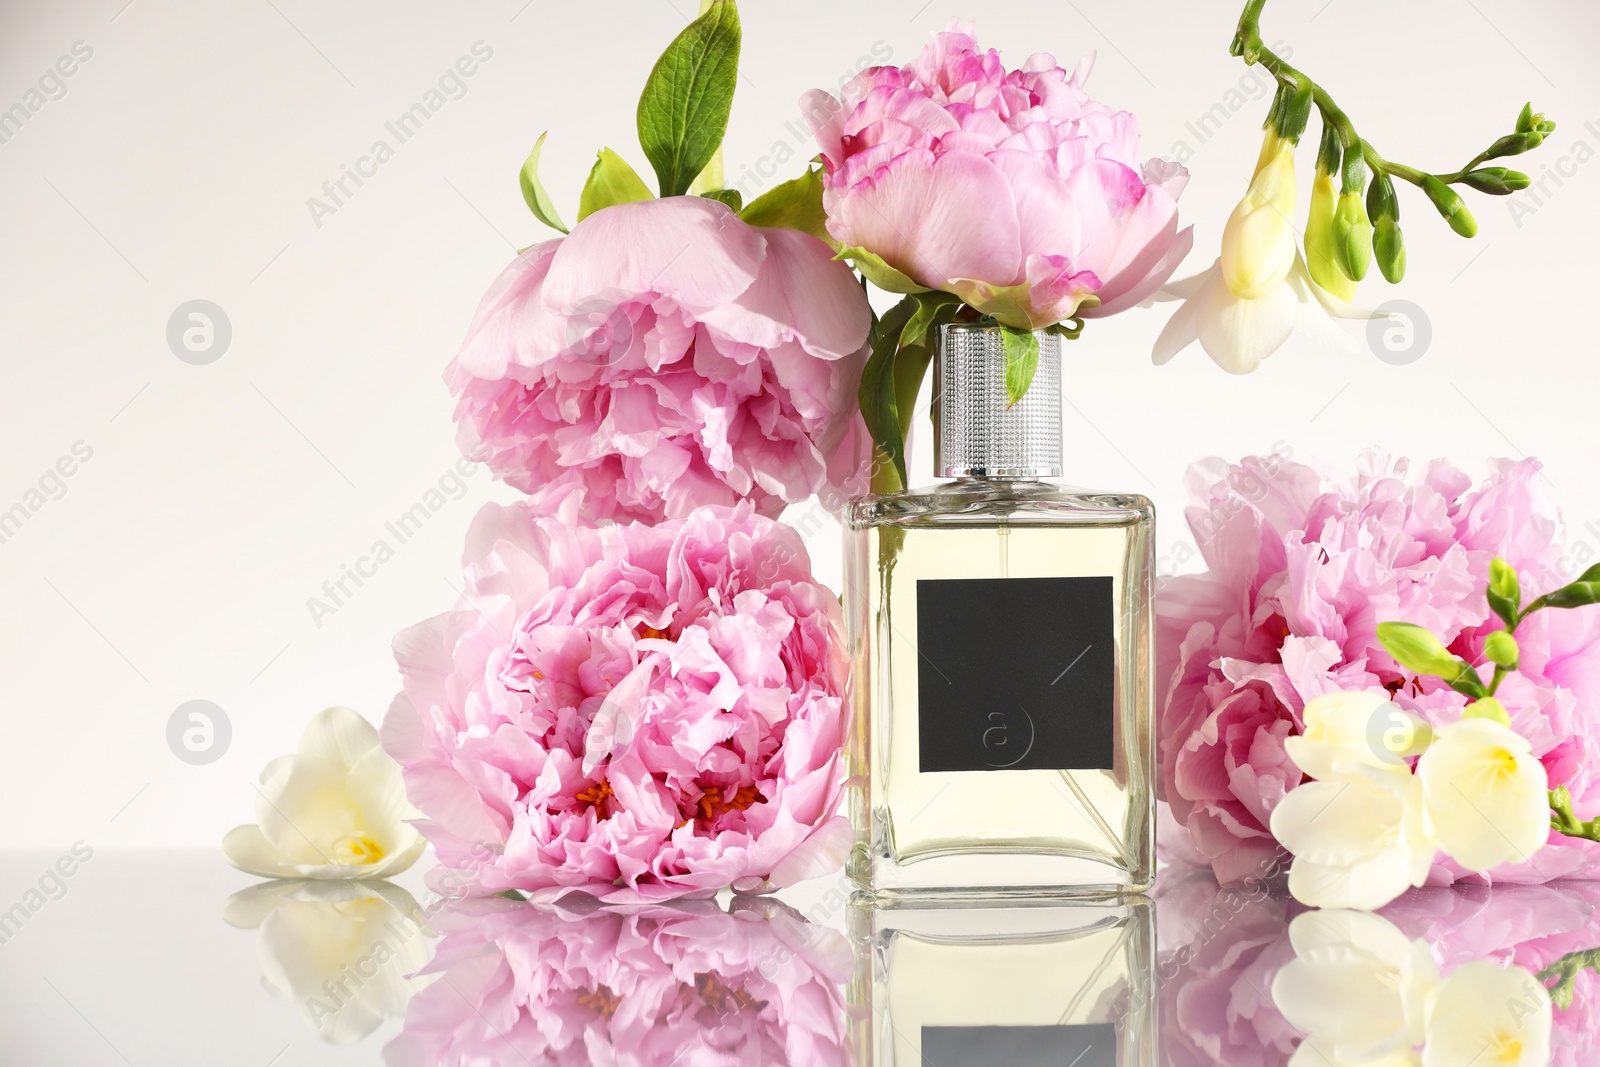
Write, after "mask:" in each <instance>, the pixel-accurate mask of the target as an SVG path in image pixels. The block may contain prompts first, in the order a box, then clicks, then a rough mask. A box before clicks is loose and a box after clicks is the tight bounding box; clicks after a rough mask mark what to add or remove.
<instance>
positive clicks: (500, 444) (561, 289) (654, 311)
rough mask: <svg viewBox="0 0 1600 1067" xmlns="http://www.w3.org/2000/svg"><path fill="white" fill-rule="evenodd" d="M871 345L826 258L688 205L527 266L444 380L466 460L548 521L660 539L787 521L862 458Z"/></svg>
mask: <svg viewBox="0 0 1600 1067" xmlns="http://www.w3.org/2000/svg"><path fill="white" fill-rule="evenodd" d="M870 327H871V309H870V308H869V307H868V306H867V300H866V296H865V295H864V294H863V293H862V291H861V288H860V286H859V285H857V284H856V282H855V276H854V275H853V274H852V273H851V272H850V270H849V268H848V267H846V266H845V265H844V264H843V263H837V262H834V261H833V260H832V252H831V251H830V250H829V249H828V247H827V246H826V245H824V244H823V243H822V242H821V241H818V240H817V239H816V238H814V237H811V236H809V235H807V234H803V233H800V232H799V231H796V230H784V229H758V228H756V227H752V226H748V225H746V224H745V223H743V222H741V221H740V220H739V217H738V216H737V215H736V214H734V213H733V212H732V211H730V210H729V209H728V208H727V207H726V206H724V205H722V204H720V203H718V202H716V201H714V200H707V199H704V198H701V197H689V196H678V197H669V198H667V199H663V200H646V201H641V202H638V203H631V204H618V205H616V206H615V207H609V208H606V209H604V210H602V211H597V212H595V213H594V214H593V215H590V216H589V217H588V218H586V219H584V220H583V221H582V222H580V223H579V224H578V225H577V226H576V227H575V228H574V229H573V231H572V234H571V235H570V236H568V237H562V238H557V239H556V240H553V241H547V242H545V243H544V244H541V245H535V246H534V247H532V248H530V249H528V250H526V251H525V252H523V253H522V254H521V255H520V256H518V257H517V258H516V259H515V260H514V261H513V262H512V264H511V265H510V266H509V267H507V268H506V270H505V272H504V273H502V274H501V275H500V277H499V278H498V279H497V280H496V281H495V283H494V285H493V286H492V287H491V288H490V289H489V292H488V293H487V294H485V296H484V298H483V302H482V303H481V304H480V305H479V307H478V313H477V316H476V318H475V319H474V321H473V323H472V328H471V329H470V330H469V331H468V334H467V339H466V342H465V343H464V344H463V345H462V347H461V352H460V354H459V355H457V356H456V358H455V360H454V361H453V362H452V363H451V364H450V367H449V369H448V370H447V371H446V372H445V380H446V381H447V382H448V383H449V385H450V389H451V392H452V393H453V394H454V395H456V396H458V397H459V398H460V400H459V402H458V404H457V407H456V421H457V423H458V436H459V440H460V444H461V449H462V451H463V452H465V453H466V455H468V456H469V457H471V458H473V459H477V460H482V461H484V462H486V463H488V464H489V467H490V469H491V470H493V471H494V473H495V475H496V476H497V477H500V478H503V479H504V480H505V481H506V482H508V483H509V484H511V485H513V486H515V487H516V488H518V489H520V490H522V491H523V492H525V493H529V494H531V500H530V503H532V505H533V506H534V507H535V508H536V509H537V510H538V511H539V512H540V513H542V514H559V515H561V516H562V517H563V518H565V519H568V520H569V521H570V520H574V519H586V520H597V519H616V520H618V521H627V520H630V519H637V520H640V521H645V522H653V521H658V520H660V519H662V518H664V517H665V518H682V517H683V516H684V515H687V514H688V513H689V512H690V511H692V510H693V509H694V508H695V507H696V506H698V505H701V504H725V505H732V504H735V503H738V502H739V501H741V500H750V501H752V502H754V504H755V506H756V510H757V511H759V512H760V513H762V514H764V515H770V516H776V515H777V514H778V513H779V512H781V511H782V510H783V508H784V505H786V504H792V503H795V502H797V501H800V500H804V499H806V498H807V497H808V496H810V495H811V494H812V493H813V492H815V491H817V489H818V488H820V487H822V486H823V485H824V484H825V480H826V477H827V475H828V473H829V463H830V462H833V463H834V464H835V467H836V469H835V477H842V476H844V475H847V474H851V473H854V472H853V470H852V469H851V466H850V465H851V464H852V463H853V462H856V461H857V460H859V459H861V458H862V457H859V456H856V455H853V454H841V447H842V445H843V444H845V443H850V444H855V443H856V442H857V440H858V438H856V437H855V436H854V435H851V434H850V433H849V431H850V430H851V429H852V428H853V427H852V422H851V420H852V419H853V418H854V412H855V395H856V387H857V384H858V382H859V380H860V376H861V368H862V366H863V364H864V362H865V359H866V349H865V344H866V340H867V332H868V330H869V329H870ZM840 471H843V472H844V473H843V474H841V473H840Z"/></svg>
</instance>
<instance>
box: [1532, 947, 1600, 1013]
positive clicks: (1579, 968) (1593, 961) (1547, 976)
mask: <svg viewBox="0 0 1600 1067" xmlns="http://www.w3.org/2000/svg"><path fill="white" fill-rule="evenodd" d="M1592 970H1600V948H1591V949H1584V950H1582V951H1579V952H1569V953H1567V954H1566V955H1565V956H1562V957H1561V958H1560V959H1559V960H1556V961H1555V962H1554V963H1552V964H1551V965H1550V966H1548V967H1546V968H1545V969H1544V970H1542V971H1540V972H1539V973H1538V974H1537V975H1536V976H1535V977H1537V978H1538V979H1539V981H1540V982H1541V983H1542V984H1544V985H1547V986H1550V982H1551V980H1552V979H1555V980H1556V984H1555V985H1553V986H1550V999H1551V1001H1552V1002H1554V1004H1555V1006H1556V1007H1558V1008H1560V1009H1561V1010H1562V1011H1566V1010H1567V1009H1568V1008H1570V1007H1572V994H1573V986H1574V985H1575V984H1576V982H1577V980H1578V975H1580V974H1582V973H1583V972H1584V971H1592Z"/></svg>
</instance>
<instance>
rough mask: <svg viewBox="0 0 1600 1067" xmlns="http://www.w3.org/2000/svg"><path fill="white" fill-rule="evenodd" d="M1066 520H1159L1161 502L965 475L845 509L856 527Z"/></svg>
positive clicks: (1077, 523) (1087, 522)
mask: <svg viewBox="0 0 1600 1067" xmlns="http://www.w3.org/2000/svg"><path fill="white" fill-rule="evenodd" d="M1001 521H1005V522H1011V523H1019V522H1020V523H1037V524H1040V525H1062V526H1137V525H1140V524H1144V523H1150V522H1154V521H1155V505H1153V504H1152V503H1151V502H1150V501H1149V500H1148V499H1147V498H1145V497H1143V496H1139V495H1138V494H1134V493H1101V492H1095V491H1093V490H1088V489H1080V488H1077V487H1075V486H1067V485H1060V484H1057V483H1054V482H1042V481H1033V480H1026V481H1024V480H1015V481H1013V480H998V479H980V478H962V479H958V480H956V481H950V482H941V483H938V484H936V485H932V486H926V487H922V488H918V489H912V490H909V491H907V492H901V493H886V494H881V495H874V496H867V497H863V498H861V499H860V500H856V501H854V502H853V503H852V504H851V505H850V507H849V509H848V510H847V512H846V514H845V522H846V525H847V526H849V527H851V528H853V529H863V528H866V527H870V526H885V525H893V526H932V525H945V524H950V525H973V526H987V525H992V524H995V523H997V522H1001Z"/></svg>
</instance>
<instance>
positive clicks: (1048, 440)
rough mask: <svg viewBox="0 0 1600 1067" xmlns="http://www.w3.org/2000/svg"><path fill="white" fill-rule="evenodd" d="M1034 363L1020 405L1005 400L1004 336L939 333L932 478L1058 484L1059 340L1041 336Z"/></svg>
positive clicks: (970, 328)
mask: <svg viewBox="0 0 1600 1067" xmlns="http://www.w3.org/2000/svg"><path fill="white" fill-rule="evenodd" d="M1034 337H1035V339H1036V340H1037V341H1038V344H1039V362H1038V367H1037V369H1036V370H1035V372H1034V377H1033V382H1032V384H1031V385H1030V387H1029V388H1028V391H1027V393H1026V394H1025V395H1024V396H1023V398H1022V399H1021V400H1019V401H1017V402H1016V403H1015V404H1012V403H1009V397H1008V396H1007V393H1006V351H1005V330H1004V329H1002V328H1001V327H999V326H983V325H973V324H967V323H954V324H951V325H948V326H944V327H942V328H941V329H940V331H939V358H938V360H937V362H936V364H935V368H934V423H935V426H934V437H935V442H936V444H935V454H934V470H935V471H936V472H937V473H938V475H939V476H940V477H941V478H957V479H972V480H982V481H1038V480H1040V479H1044V478H1059V477H1061V473H1062V460H1061V344H1062V341H1061V336H1060V335H1059V334H1054V333H1048V332H1043V331H1041V332H1039V333H1036V334H1034Z"/></svg>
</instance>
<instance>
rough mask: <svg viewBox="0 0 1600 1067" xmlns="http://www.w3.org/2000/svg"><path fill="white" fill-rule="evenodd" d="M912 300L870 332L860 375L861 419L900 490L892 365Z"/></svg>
mask: <svg viewBox="0 0 1600 1067" xmlns="http://www.w3.org/2000/svg"><path fill="white" fill-rule="evenodd" d="M916 310H917V301H916V300H915V299H914V298H912V297H907V298H906V299H904V300H902V301H900V303H898V304H896V305H895V306H894V307H892V308H890V309H889V311H888V312H887V313H886V314H885V315H884V316H883V318H881V319H879V320H878V321H877V322H876V323H875V324H874V325H873V329H872V355H871V356H869V357H868V358H867V365H866V366H865V367H864V368H863V369H862V371H861V389H860V393H859V399H860V402H861V418H862V420H863V421H864V422H866V424H867V431H868V432H869V433H871V434H872V439H873V440H874V441H876V442H877V444H878V448H879V449H880V450H881V451H882V452H883V454H884V455H886V456H887V457H888V458H889V461H890V462H891V463H893V464H894V469H895V472H896V473H897V474H898V475H899V476H900V484H901V486H905V485H907V484H908V483H909V478H908V476H907V474H906V454H905V447H906V443H905V435H904V434H903V433H901V431H900V413H899V405H898V401H897V398H896V396H895V379H894V365H895V360H896V358H897V357H898V356H899V354H900V335H901V333H902V332H903V331H904V330H905V328H906V323H908V322H910V321H911V316H912V315H913V314H915V313H916Z"/></svg>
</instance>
